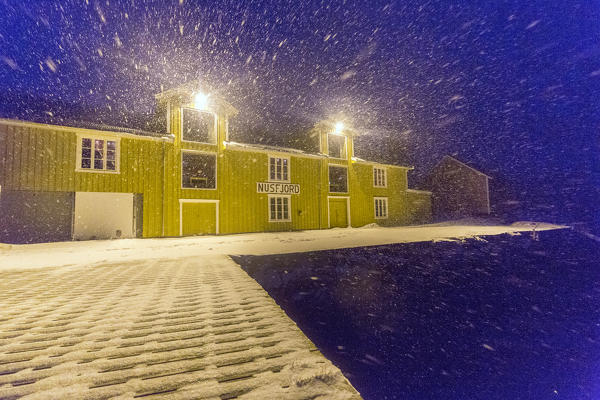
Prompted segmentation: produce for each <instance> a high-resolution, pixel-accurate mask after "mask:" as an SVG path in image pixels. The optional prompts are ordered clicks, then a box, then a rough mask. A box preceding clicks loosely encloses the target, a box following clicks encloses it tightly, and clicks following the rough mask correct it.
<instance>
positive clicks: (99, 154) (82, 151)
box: [77, 136, 119, 172]
mask: <svg viewBox="0 0 600 400" xmlns="http://www.w3.org/2000/svg"><path fill="white" fill-rule="evenodd" d="M77 147H78V149H77V170H81V171H96V172H118V171H119V141H118V139H116V138H114V139H113V138H110V139H109V138H100V137H93V136H88V137H79V141H78V144H77Z"/></svg>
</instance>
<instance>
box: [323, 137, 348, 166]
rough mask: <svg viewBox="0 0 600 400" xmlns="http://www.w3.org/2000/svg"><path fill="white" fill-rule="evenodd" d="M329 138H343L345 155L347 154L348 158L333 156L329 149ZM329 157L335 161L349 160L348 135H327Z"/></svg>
mask: <svg viewBox="0 0 600 400" xmlns="http://www.w3.org/2000/svg"><path fill="white" fill-rule="evenodd" d="M329 136H337V137H343V138H344V153H345V154H346V157H334V156H332V155H331V149H330V148H329ZM327 155H328V156H329V157H330V158H333V159H335V160H345V159H347V158H348V136H346V135H336V134H335V133H328V134H327Z"/></svg>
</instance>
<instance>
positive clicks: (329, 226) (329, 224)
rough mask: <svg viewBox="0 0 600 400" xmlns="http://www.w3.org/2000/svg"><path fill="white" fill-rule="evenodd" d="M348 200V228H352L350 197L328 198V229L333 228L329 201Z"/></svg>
mask: <svg viewBox="0 0 600 400" xmlns="http://www.w3.org/2000/svg"><path fill="white" fill-rule="evenodd" d="M331 198H333V199H346V215H347V216H348V228H350V227H351V226H352V220H351V218H350V196H327V228H331V210H330V209H329V199H331Z"/></svg>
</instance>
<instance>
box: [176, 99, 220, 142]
mask: <svg viewBox="0 0 600 400" xmlns="http://www.w3.org/2000/svg"><path fill="white" fill-rule="evenodd" d="M184 109H186V110H192V111H196V112H201V113H205V114H210V115H212V116H213V121H214V126H213V129H214V132H215V140H214V142H212V143H211V142H197V141H195V140H186V139H185V138H184V136H185V132H184V131H183V126H184V124H183V110H184ZM179 117H180V118H179V120H180V121H181V141H182V142H183V143H201V144H210V145H216V144H217V143H218V138H219V131H218V130H217V128H218V123H217V114H216V113H214V112H212V111H207V110H198V109H197V108H194V107H180V108H179Z"/></svg>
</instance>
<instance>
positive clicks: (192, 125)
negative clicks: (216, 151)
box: [181, 108, 217, 144]
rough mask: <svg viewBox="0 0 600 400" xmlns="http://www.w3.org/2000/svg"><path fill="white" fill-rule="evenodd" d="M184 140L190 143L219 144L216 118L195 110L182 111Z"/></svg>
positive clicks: (184, 109) (185, 109)
mask: <svg viewBox="0 0 600 400" xmlns="http://www.w3.org/2000/svg"><path fill="white" fill-rule="evenodd" d="M181 114H182V119H183V123H182V127H183V137H182V139H183V140H185V141H188V142H200V143H210V144H215V143H217V135H216V126H215V121H216V119H215V116H214V114H212V113H209V112H206V111H200V110H196V109H193V108H183V109H182V112H181Z"/></svg>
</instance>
